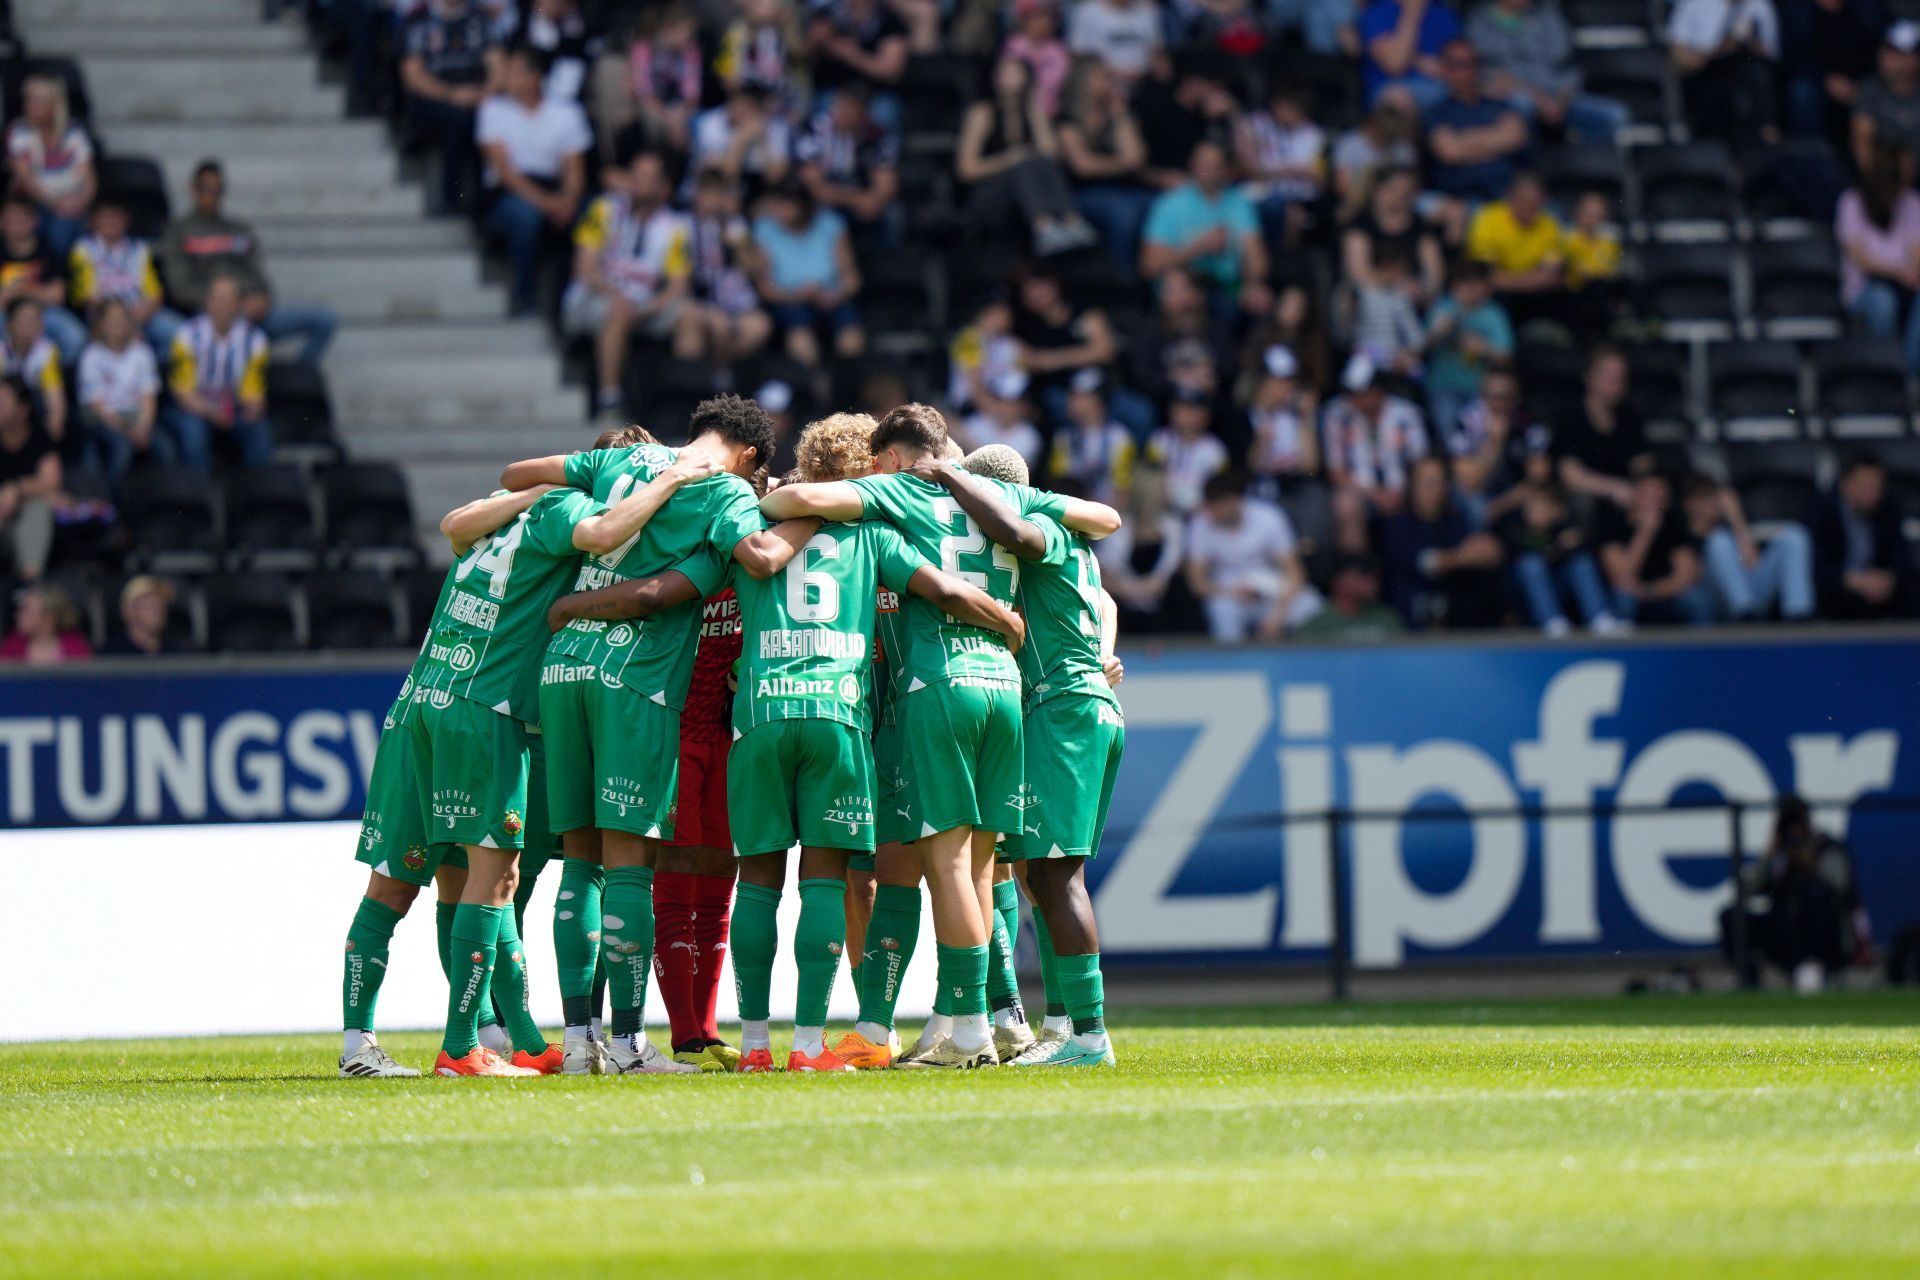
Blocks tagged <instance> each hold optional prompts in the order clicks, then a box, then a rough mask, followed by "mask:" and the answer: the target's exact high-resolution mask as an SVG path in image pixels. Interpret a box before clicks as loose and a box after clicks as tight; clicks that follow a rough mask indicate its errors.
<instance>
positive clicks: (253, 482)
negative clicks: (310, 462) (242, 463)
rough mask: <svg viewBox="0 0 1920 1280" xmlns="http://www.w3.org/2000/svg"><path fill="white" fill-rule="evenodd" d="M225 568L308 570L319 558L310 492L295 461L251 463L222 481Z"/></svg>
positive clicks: (305, 478) (317, 534)
mask: <svg viewBox="0 0 1920 1280" xmlns="http://www.w3.org/2000/svg"><path fill="white" fill-rule="evenodd" d="M226 497H227V521H226V526H227V563H228V566H229V567H230V568H248V569H270V570H280V571H283V572H296V573H299V572H305V571H308V570H311V569H312V568H313V567H314V566H315V565H316V564H317V563H318V562H319V558H320V530H319V527H318V525H317V524H316V523H315V521H314V517H313V496H312V494H311V493H310V492H309V491H308V487H307V476H306V473H305V472H304V471H302V470H301V469H300V468H299V467H295V466H287V465H279V466H272V467H256V468H252V469H250V470H246V471H239V472H236V473H234V475H233V476H231V477H230V478H229V479H228V480H227V483H226Z"/></svg>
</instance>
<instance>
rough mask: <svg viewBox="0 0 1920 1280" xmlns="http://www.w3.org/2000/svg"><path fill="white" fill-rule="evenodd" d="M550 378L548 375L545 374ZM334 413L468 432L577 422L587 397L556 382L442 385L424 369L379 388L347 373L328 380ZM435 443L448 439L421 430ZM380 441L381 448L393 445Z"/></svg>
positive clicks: (439, 446) (437, 447)
mask: <svg viewBox="0 0 1920 1280" xmlns="http://www.w3.org/2000/svg"><path fill="white" fill-rule="evenodd" d="M549 377H550V378H552V377H553V375H552V374H550V375H549ZM330 381H331V382H332V384H333V404H334V409H335V411H336V412H337V413H338V414H340V415H341V416H342V417H343V418H345V419H346V420H348V421H351V422H372V421H382V422H405V423H407V424H408V426H409V427H458V428H459V429H460V431H461V433H462V434H463V435H464V434H465V433H467V432H468V431H470V430H472V429H474V428H477V427H480V426H484V425H487V424H495V425H500V426H513V427H519V426H524V425H525V424H526V423H528V422H534V421H554V420H565V419H566V418H567V417H568V416H569V415H571V416H572V417H573V418H574V420H575V421H580V420H581V419H582V415H583V414H584V413H585V411H586V401H585V400H584V399H582V398H581V397H580V396H579V395H577V394H575V393H573V392H569V391H567V390H565V389H563V388H561V387H560V386H559V385H558V384H557V382H556V381H552V380H549V381H546V382H545V383H544V385H538V386H534V385H522V386H520V387H517V388H505V389H501V390H497V391H470V390H468V389H467V388H465V387H461V386H457V385H454V384H452V383H441V382H438V381H437V380H436V379H434V377H433V375H432V374H431V373H429V372H427V371H425V370H423V371H422V375H421V377H420V378H418V379H416V381H415V384H414V385H412V386H409V387H403V388H395V389H393V390H391V391H381V390H379V389H377V388H371V387H361V386H358V385H356V384H355V382H354V379H353V377H352V375H351V373H350V372H349V373H347V374H346V375H345V376H343V377H339V378H334V379H330ZM427 441H432V442H433V451H437V452H439V453H444V452H446V450H447V449H448V447H449V445H448V441H447V438H446V435H445V433H444V432H437V433H436V432H427V433H423V435H422V437H421V443H422V444H423V445H424V444H425V443H426V442H427ZM393 447H394V446H393V445H392V444H391V443H390V442H386V441H383V442H382V444H381V452H382V453H387V452H389V451H390V450H392V449H393Z"/></svg>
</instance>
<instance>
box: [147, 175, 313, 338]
mask: <svg viewBox="0 0 1920 1280" xmlns="http://www.w3.org/2000/svg"><path fill="white" fill-rule="evenodd" d="M226 194H227V178H226V172H225V170H223V169H222V168H221V167H220V162H219V161H218V160H202V161H201V162H200V163H199V165H198V166H196V167H195V169H194V171H193V212H192V213H189V214H185V215H183V216H181V217H178V218H175V219H174V220H173V221H172V222H169V223H168V224H167V233H166V235H165V236H164V237H162V239H161V241H160V270H161V272H162V273H163V274H164V275H165V276H166V280H167V293H168V296H169V297H171V298H172V300H173V303H174V305H175V306H177V307H179V308H180V309H181V310H182V311H184V312H193V313H198V312H200V311H204V310H205V309H206V306H207V293H208V291H209V288H210V286H211V285H212V283H213V281H214V278H215V277H216V276H226V277H228V278H230V279H233V280H236V281H238V282H239V284H240V293H241V298H240V313H241V314H242V315H244V316H245V317H246V318H247V320H248V321H249V322H251V323H252V324H254V325H257V326H258V327H259V329H260V331H261V332H262V333H264V334H265V335H266V337H267V341H268V342H278V341H280V340H281V339H282V338H298V339H300V343H301V345H300V358H301V359H302V360H304V361H306V362H307V363H309V364H317V363H319V361H320V357H321V356H323V355H325V354H326V351H327V346H328V344H329V343H331V342H332V341H333V333H334V329H335V327H336V326H337V325H338V323H339V322H338V321H337V320H336V319H335V317H334V314H333V312H331V311H329V310H327V309H326V308H325V307H316V306H310V305H300V304H297V303H287V302H281V301H280V300H279V299H277V298H276V297H275V296H274V293H273V284H272V282H271V281H270V280H269V279H268V278H267V272H266V265H265V264H264V263H263V262H262V261H261V260H260V237H259V236H258V235H256V234H255V233H254V230H253V227H252V226H250V225H249V224H247V223H245V222H241V221H240V220H239V219H237V218H229V217H227V216H226V214H225V212H224V211H223V210H222V208H221V206H222V204H223V203H224V201H225V199H226ZM176 328H177V327H176Z"/></svg>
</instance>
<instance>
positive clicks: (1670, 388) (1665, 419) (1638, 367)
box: [1625, 342, 1694, 445]
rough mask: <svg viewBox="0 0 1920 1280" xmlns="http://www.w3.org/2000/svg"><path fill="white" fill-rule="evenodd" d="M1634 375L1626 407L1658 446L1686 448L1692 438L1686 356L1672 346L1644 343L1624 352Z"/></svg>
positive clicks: (1684, 351) (1630, 378) (1675, 346)
mask: <svg viewBox="0 0 1920 1280" xmlns="http://www.w3.org/2000/svg"><path fill="white" fill-rule="evenodd" d="M1625 355H1626V357H1627V367H1628V369H1629V370H1630V371H1631V374H1630V377H1629V380H1628V383H1627V403H1628V404H1629V405H1631V406H1632V407H1633V409H1634V411H1635V412H1637V413H1638V414H1639V415H1640V419H1641V421H1642V422H1644V423H1645V424H1646V429H1647V434H1648V435H1649V436H1651V437H1652V438H1653V439H1654V440H1655V442H1656V443H1659V444H1668V445H1672V444H1684V443H1686V442H1687V441H1688V440H1689V439H1690V438H1691V437H1692V434H1693V418H1694V414H1693V407H1692V404H1691V402H1690V398H1689V396H1688V394H1687V381H1688V379H1687V353H1686V349H1685V348H1684V347H1680V346H1677V345H1675V344H1674V343H1671V342H1641V343H1636V344H1634V345H1633V346H1630V347H1627V348H1626V349H1625Z"/></svg>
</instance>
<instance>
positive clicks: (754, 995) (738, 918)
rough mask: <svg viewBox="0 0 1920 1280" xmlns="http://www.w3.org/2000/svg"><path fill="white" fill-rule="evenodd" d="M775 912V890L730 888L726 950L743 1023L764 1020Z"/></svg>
mask: <svg viewBox="0 0 1920 1280" xmlns="http://www.w3.org/2000/svg"><path fill="white" fill-rule="evenodd" d="M779 911H780V891H779V890H778V889H769V888H767V887H766V886H765V885H759V884H742V885H741V886H740V887H739V888H738V889H736V890H734V897H733V922H732V923H731V924H730V925H729V926H728V929H727V950H728V951H730V952H732V954H733V987H734V992H735V994H736V995H738V997H739V999H740V1017H741V1019H742V1020H743V1021H746V1022H765V1021H766V1020H767V1003H768V1001H769V999H770V998H771V996H772V993H773V958H774V956H775V955H777V954H779V951H780V921H779ZM829 985H831V979H829Z"/></svg>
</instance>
